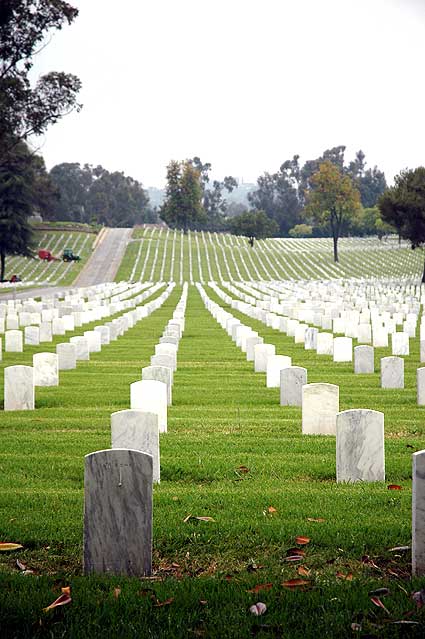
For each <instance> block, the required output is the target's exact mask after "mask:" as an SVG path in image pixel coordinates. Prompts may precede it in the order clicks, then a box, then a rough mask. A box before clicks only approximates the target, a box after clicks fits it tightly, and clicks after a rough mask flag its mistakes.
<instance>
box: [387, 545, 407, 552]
mask: <svg viewBox="0 0 425 639" xmlns="http://www.w3.org/2000/svg"><path fill="white" fill-rule="evenodd" d="M406 550H410V546H394V548H390V549H389V550H388V552H404V551H406Z"/></svg>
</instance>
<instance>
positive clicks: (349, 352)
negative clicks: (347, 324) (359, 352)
mask: <svg viewBox="0 0 425 639" xmlns="http://www.w3.org/2000/svg"><path fill="white" fill-rule="evenodd" d="M333 360H334V362H351V361H352V360H353V340H352V338H351V337H335V339H334V352H333Z"/></svg>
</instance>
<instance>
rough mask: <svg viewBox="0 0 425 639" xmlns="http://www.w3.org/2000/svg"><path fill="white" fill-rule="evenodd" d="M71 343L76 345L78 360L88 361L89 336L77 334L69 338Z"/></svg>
mask: <svg viewBox="0 0 425 639" xmlns="http://www.w3.org/2000/svg"><path fill="white" fill-rule="evenodd" d="M69 342H70V344H74V346H75V359H76V360H77V361H83V362H87V361H89V359H90V351H89V340H88V339H87V337H81V335H76V336H75V337H71V338H70V340H69Z"/></svg>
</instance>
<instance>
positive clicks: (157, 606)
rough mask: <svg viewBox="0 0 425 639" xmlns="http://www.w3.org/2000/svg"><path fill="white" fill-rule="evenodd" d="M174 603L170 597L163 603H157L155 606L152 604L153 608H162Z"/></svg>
mask: <svg viewBox="0 0 425 639" xmlns="http://www.w3.org/2000/svg"><path fill="white" fill-rule="evenodd" d="M173 601H174V597H170V598H169V599H166V600H165V601H157V602H156V604H154V608H162V607H163V606H169V605H170V604H172V603H173Z"/></svg>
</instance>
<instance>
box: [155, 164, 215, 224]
mask: <svg viewBox="0 0 425 639" xmlns="http://www.w3.org/2000/svg"><path fill="white" fill-rule="evenodd" d="M202 194H203V190H202V185H201V174H200V172H199V170H198V169H197V168H195V166H194V165H193V163H192V162H191V161H190V160H186V161H184V162H176V161H175V160H172V161H171V162H170V163H169V165H168V167H167V187H166V195H165V200H164V203H163V205H162V207H161V209H160V216H161V218H162V219H163V220H164V222H166V223H167V224H168V226H170V227H171V228H178V229H182V230H183V232H184V233H187V231H188V230H189V229H198V228H201V227H202V226H203V225H204V224H205V221H206V216H205V211H204V208H203V206H202Z"/></svg>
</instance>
